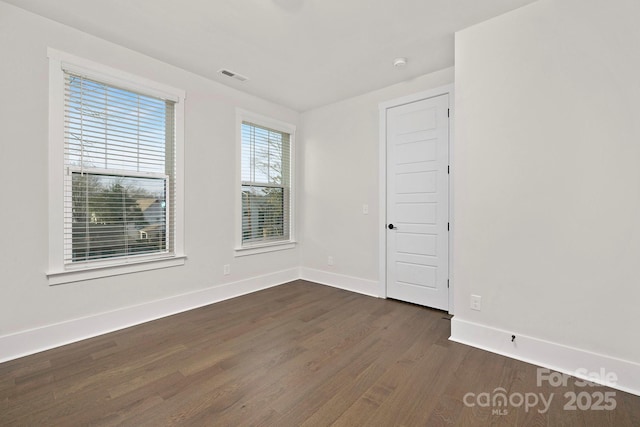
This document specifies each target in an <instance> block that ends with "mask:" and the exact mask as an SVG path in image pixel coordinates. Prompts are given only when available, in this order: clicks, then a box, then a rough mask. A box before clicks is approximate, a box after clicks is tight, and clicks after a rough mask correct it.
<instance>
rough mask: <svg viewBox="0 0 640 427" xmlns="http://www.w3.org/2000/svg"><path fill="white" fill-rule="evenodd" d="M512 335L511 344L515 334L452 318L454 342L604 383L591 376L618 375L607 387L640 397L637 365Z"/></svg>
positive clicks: (639, 372) (639, 371) (452, 337)
mask: <svg viewBox="0 0 640 427" xmlns="http://www.w3.org/2000/svg"><path fill="white" fill-rule="evenodd" d="M513 333H514V334H516V338H515V340H513V341H512V339H511V338H512V332H508V331H504V330H501V329H496V328H492V327H489V326H485V325H480V324H477V323H473V322H468V321H465V320H460V319H457V318H456V317H453V319H451V338H450V340H451V341H455V342H458V343H461V344H466V345H470V346H472V347H476V348H479V349H482V350H486V351H490V352H492V353H496V354H500V355H503V356H507V357H511V358H513V359H517V360H521V361H523V362H527V363H531V364H533V365H538V366H541V367H544V368H548V369H551V370H553V371H557V372H561V373H564V374H569V375H572V376H575V377H577V378H580V379H586V380H592V381H593V382H599V383H601V384H602V383H604V382H606V378H604V380H605V381H597V379H596V378H594V376H589V375H588V373H599V374H601V375H600V377H606V375H608V374H615V376H616V377H617V379H616V381H615V382H614V383H607V384H604V385H607V386H610V387H612V388H615V389H618V390H621V391H625V392H627V393H631V394H635V395H637V396H640V364H638V363H635V362H631V361H627V360H621V359H616V358H613V357H610V356H605V355H602V354H596V353H592V352H589V351H585V350H581V349H578V348H573V347H568V346H565V345H562V344H558V343H554V342H550V341H545V340H541V339H538V338H533V337H529V336H524V335H519V334H517V333H516V332H513ZM585 373H586V374H585ZM602 373H604V375H602Z"/></svg>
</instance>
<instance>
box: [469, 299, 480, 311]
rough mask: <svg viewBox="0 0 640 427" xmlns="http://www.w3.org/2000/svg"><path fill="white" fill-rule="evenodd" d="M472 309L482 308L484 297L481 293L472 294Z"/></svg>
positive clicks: (478, 309)
mask: <svg viewBox="0 0 640 427" xmlns="http://www.w3.org/2000/svg"><path fill="white" fill-rule="evenodd" d="M471 310H476V311H480V310H482V297H481V296H480V295H471Z"/></svg>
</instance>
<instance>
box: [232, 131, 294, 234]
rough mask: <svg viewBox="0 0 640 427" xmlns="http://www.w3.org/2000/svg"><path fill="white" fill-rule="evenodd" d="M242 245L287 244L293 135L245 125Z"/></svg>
mask: <svg viewBox="0 0 640 427" xmlns="http://www.w3.org/2000/svg"><path fill="white" fill-rule="evenodd" d="M241 139H242V147H241V158H242V178H241V179H242V245H243V246H247V245H253V244H260V243H268V242H278V241H287V240H289V239H290V230H291V226H290V217H291V194H290V193H291V191H290V189H291V158H290V157H291V155H290V153H291V135H290V134H288V133H285V132H281V131H277V130H273V129H269V128H266V127H262V126H258V125H256V124H253V123H249V122H242V129H241Z"/></svg>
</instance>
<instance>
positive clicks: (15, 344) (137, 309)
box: [0, 268, 300, 362]
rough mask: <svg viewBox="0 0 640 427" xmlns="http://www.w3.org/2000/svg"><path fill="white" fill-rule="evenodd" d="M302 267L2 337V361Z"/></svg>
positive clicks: (290, 275)
mask: <svg viewBox="0 0 640 427" xmlns="http://www.w3.org/2000/svg"><path fill="white" fill-rule="evenodd" d="M299 277H300V271H299V269H298V268H292V269H289V270H283V271H278V272H275V273H271V274H266V275H264V276H258V277H252V278H249V279H244V280H240V281H237V282H233V283H225V284H222V285H217V286H212V287H209V288H207V289H203V290H200V291H195V292H190V293H187V294H182V295H176V296H173V297H169V298H164V299H161V300H156V301H151V302H148V303H144V304H140V305H135V306H131V307H125V308H121V309H118V310H114V311H109V312H106V313H100V314H96V315H93V316H88V317H83V318H80V319H74V320H69V321H65V322H61V323H56V324H52V325H46V326H42V327H39V328H34V329H30V330H27V331H22V332H18V333H15V334H11V335H5V336H0V362H6V361H7V360H12V359H17V358H19V357H22V356H27V355H29V354H33V353H37V352H40V351H44V350H49V349H51V348H55V347H59V346H62V345H65V344H70V343H73V342H76V341H80V340H83V339H87V338H92V337H95V336H98V335H102V334H106V333H109V332H113V331H117V330H120V329H124V328H128V327H130V326H134V325H139V324H141V323H145V322H149V321H152V320H156V319H160V318H162V317H166V316H171V315H173V314H176V313H181V312H184V311H188V310H192V309H194V308H198V307H202V306H205V305H209V304H213V303H216V302H219V301H222V300H226V299H230V298H235V297H238V296H241V295H245V294H249V293H252V292H256V291H259V290H262V289H266V288H271V287H274V286H278V285H281V284H284V283H288V282H291V281H293V280H297V279H298V278H299Z"/></svg>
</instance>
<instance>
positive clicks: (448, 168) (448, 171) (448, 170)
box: [447, 165, 451, 173]
mask: <svg viewBox="0 0 640 427" xmlns="http://www.w3.org/2000/svg"><path fill="white" fill-rule="evenodd" d="M450 168H451V166H449V165H447V173H451V171H450Z"/></svg>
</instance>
